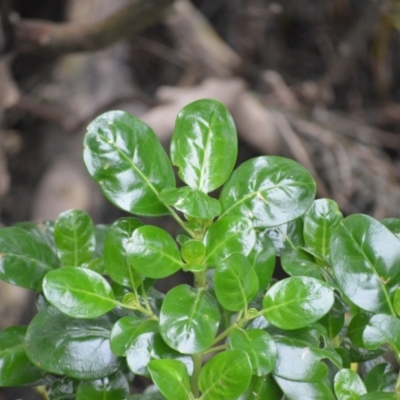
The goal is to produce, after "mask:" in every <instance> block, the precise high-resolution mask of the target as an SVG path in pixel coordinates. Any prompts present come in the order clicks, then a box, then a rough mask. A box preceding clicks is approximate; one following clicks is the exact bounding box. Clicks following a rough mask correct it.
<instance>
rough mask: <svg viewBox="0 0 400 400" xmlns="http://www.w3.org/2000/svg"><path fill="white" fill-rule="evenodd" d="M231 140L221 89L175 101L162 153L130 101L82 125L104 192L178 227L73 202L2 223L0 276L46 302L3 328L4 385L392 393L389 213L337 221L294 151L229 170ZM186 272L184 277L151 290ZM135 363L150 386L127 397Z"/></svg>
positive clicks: (394, 247)
mask: <svg viewBox="0 0 400 400" xmlns="http://www.w3.org/2000/svg"><path fill="white" fill-rule="evenodd" d="M237 147H238V144H237V135H236V130H235V126H234V122H233V120H232V118H231V116H230V114H229V112H228V111H227V109H226V108H225V107H224V106H223V105H222V104H221V103H219V102H217V101H215V100H199V101H196V102H194V103H191V104H189V105H188V106H186V107H184V108H183V109H182V110H181V111H180V113H179V114H178V116H177V119H176V125H175V130H174V133H173V137H172V140H171V148H170V158H169V157H168V156H167V154H166V152H165V151H164V149H163V147H162V146H161V144H160V143H159V142H158V140H157V138H156V136H155V134H154V133H153V131H152V130H151V129H150V128H149V127H148V126H147V125H145V124H144V123H143V122H141V121H139V120H138V119H136V118H135V117H133V116H131V115H129V114H128V113H126V112H122V111H111V112H108V113H105V114H103V115H101V116H99V117H98V118H96V119H95V120H94V121H93V122H92V123H91V124H90V125H89V127H88V132H87V134H86V136H85V140H84V161H85V164H86V166H87V169H88V172H89V174H90V175H91V176H92V177H93V179H94V180H95V181H96V182H97V183H98V184H99V185H100V187H101V189H102V191H103V193H104V195H105V196H106V198H107V199H108V200H109V201H111V202H112V203H113V204H115V205H116V206H117V207H119V208H120V209H122V210H125V211H127V212H128V213H130V214H134V215H140V216H161V215H165V214H167V215H170V216H171V217H172V218H174V219H175V220H176V221H177V223H178V224H179V225H180V228H181V231H180V232H179V234H178V235H177V237H176V238H175V239H174V238H173V237H172V236H171V235H170V234H169V233H167V232H166V231H164V230H163V229H161V228H159V227H156V226H151V225H144V224H143V223H142V222H141V221H140V220H139V219H136V218H134V217H131V216H127V217H123V218H120V219H118V220H117V221H115V222H114V223H113V224H111V225H109V226H105V225H97V226H95V225H94V224H93V222H92V220H91V218H90V217H89V215H88V214H86V213H85V212H83V211H79V210H69V211H66V212H64V213H62V214H61V215H60V216H59V217H58V219H57V220H56V221H55V222H51V221H45V222H44V223H43V224H34V223H22V224H17V225H15V226H12V227H7V228H4V229H1V230H0V253H1V257H0V278H1V279H3V280H4V281H6V282H9V283H11V284H14V285H18V286H22V287H24V288H28V289H31V290H33V291H35V292H37V308H38V313H37V315H36V316H35V317H34V318H33V320H32V321H31V323H30V324H29V326H28V327H22V326H13V327H9V328H7V329H5V330H3V331H2V332H0V386H20V385H34V386H37V385H42V386H43V387H44V390H45V391H46V395H47V396H48V399H50V400H56V399H64V400H68V399H75V398H76V399H78V400H86V399H91V400H96V399H103V400H104V399H110V400H111V399H112V400H118V399H126V398H129V399H168V400H194V399H200V400H222V399H224V400H229V399H232V400H234V399H240V400H245V399H246V400H247V399H270V400H275V399H276V400H278V399H282V398H283V397H284V398H287V399H300V400H303V399H307V400H309V399H327V400H328V399H336V398H337V399H339V400H344V399H363V400H367V399H398V398H399V397H398V396H399V394H398V392H400V388H399V386H400V384H399V383H398V378H397V374H396V372H395V370H394V368H393V366H392V365H391V364H390V363H389V362H387V361H386V359H385V358H384V357H383V356H384V355H385V353H391V354H392V355H393V356H394V359H396V360H397V359H398V357H399V354H400V320H399V318H398V315H400V289H399V283H400V242H399V237H398V236H397V237H396V234H397V235H398V234H399V232H400V222H399V220H397V219H388V220H384V221H382V222H378V221H376V220H374V219H373V218H371V217H368V216H366V215H351V216H349V217H347V218H343V216H342V214H341V212H340V210H339V208H338V206H337V204H336V203H335V202H334V201H332V200H328V199H319V200H314V198H315V183H314V181H313V179H312V177H311V175H310V174H309V173H308V172H307V171H306V170H305V169H304V168H303V167H302V166H300V165H299V164H297V163H296V162H294V161H292V160H289V159H285V158H281V157H276V156H262V157H256V158H253V159H251V160H248V161H246V162H244V163H243V164H242V165H240V166H239V167H237V168H236V169H235V170H234V166H235V162H236V155H237ZM172 165H174V166H176V167H177V170H178V175H179V177H180V179H181V180H182V181H183V182H184V184H185V186H181V187H177V186H176V183H175V174H174V171H173V167H172ZM219 188H221V191H220V194H219V197H218V199H216V198H214V197H211V196H209V193H210V192H214V191H215V190H216V189H219ZM276 257H279V260H280V263H281V265H282V267H283V270H284V271H285V272H286V274H287V275H288V277H287V278H285V279H281V280H278V281H277V280H276V279H274V278H273V272H274V268H275V264H276ZM179 270H183V271H186V272H190V273H191V274H192V275H193V285H192V286H190V285H187V284H179V285H177V286H175V287H173V288H172V289H171V290H169V291H168V292H167V293H166V294H163V293H161V292H159V291H157V290H156V289H154V283H155V282H156V280H157V279H162V278H165V277H168V276H171V275H173V274H175V273H176V272H177V271H179ZM133 375H141V376H145V377H149V378H151V380H152V382H153V383H154V385H155V386H153V387H151V388H150V389H151V393H147V394H142V395H131V396H130V395H129V385H128V383H129V382H130V381H131V380H132V377H133ZM396 393H397V394H396Z"/></svg>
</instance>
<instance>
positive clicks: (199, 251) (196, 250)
mask: <svg viewBox="0 0 400 400" xmlns="http://www.w3.org/2000/svg"><path fill="white" fill-rule="evenodd" d="M181 255H182V258H183V259H184V260H185V261H186V262H187V263H193V264H200V263H201V262H202V261H203V259H204V256H205V255H206V247H205V246H204V244H203V242H200V240H194V239H191V240H187V241H186V242H185V243H183V244H182V247H181Z"/></svg>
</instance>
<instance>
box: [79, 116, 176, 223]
mask: <svg viewBox="0 0 400 400" xmlns="http://www.w3.org/2000/svg"><path fill="white" fill-rule="evenodd" d="M84 146H85V148H84V152H83V159H84V161H85V164H86V168H87V169H88V171H89V174H90V175H91V176H92V178H93V179H94V180H95V181H96V182H97V183H98V184H99V185H100V188H101V190H102V191H103V193H104V195H105V196H106V197H107V199H108V200H110V201H111V202H112V203H113V204H115V205H116V206H117V207H119V208H121V209H122V210H125V211H129V212H131V213H133V214H139V215H163V214H167V213H168V209H167V208H166V207H165V206H164V205H163V204H162V203H161V202H160V200H159V199H158V194H159V192H160V191H161V190H162V189H164V188H167V187H174V186H175V178H174V173H173V170H172V166H171V163H170V161H169V159H168V157H167V155H166V153H165V151H164V149H163V147H162V146H161V144H160V142H159V141H158V139H157V136H156V135H155V133H154V132H153V131H152V130H151V128H150V127H148V126H147V125H146V124H145V123H143V122H141V121H139V120H138V119H136V118H135V117H133V116H132V115H130V114H128V113H127V112H124V111H110V112H107V113H105V114H103V115H100V116H99V117H97V118H96V119H95V120H94V121H93V122H92V123H91V124H90V125H89V126H88V131H87V133H86V135H85V140H84Z"/></svg>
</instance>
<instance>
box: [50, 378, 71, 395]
mask: <svg viewBox="0 0 400 400" xmlns="http://www.w3.org/2000/svg"><path fill="white" fill-rule="evenodd" d="M77 386H78V381H76V380H75V379H71V378H68V377H64V378H62V379H57V380H55V381H53V382H52V383H51V385H50V387H49V389H48V397H49V400H76V390H77Z"/></svg>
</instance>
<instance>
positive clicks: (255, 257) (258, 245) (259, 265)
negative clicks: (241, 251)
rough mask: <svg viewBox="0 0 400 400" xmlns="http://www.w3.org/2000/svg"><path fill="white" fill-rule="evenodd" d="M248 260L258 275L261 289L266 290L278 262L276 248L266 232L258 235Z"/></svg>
mask: <svg viewBox="0 0 400 400" xmlns="http://www.w3.org/2000/svg"><path fill="white" fill-rule="evenodd" d="M248 259H249V261H250V264H251V265H252V266H253V268H254V271H255V272H256V274H257V277H258V286H259V289H260V290H265V289H266V287H267V286H268V284H269V282H270V280H271V278H272V274H273V273H274V269H275V260H276V257H275V249H274V246H273V244H272V242H271V240H270V239H268V237H267V235H266V233H265V232H261V233H258V234H257V236H256V242H255V244H254V246H253V248H252V250H251V251H250V253H249V255H248Z"/></svg>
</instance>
